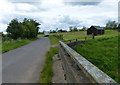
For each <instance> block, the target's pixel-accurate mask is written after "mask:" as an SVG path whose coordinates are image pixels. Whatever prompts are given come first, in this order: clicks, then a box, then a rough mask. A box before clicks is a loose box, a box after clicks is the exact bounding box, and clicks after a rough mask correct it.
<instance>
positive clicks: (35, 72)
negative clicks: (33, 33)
mask: <svg viewBox="0 0 120 85" xmlns="http://www.w3.org/2000/svg"><path fill="white" fill-rule="evenodd" d="M49 48H50V40H49V39H48V38H45V37H41V38H39V39H38V40H36V41H34V42H32V43H30V44H27V45H25V46H22V47H20V48H17V49H15V50H12V51H9V52H6V53H4V54H3V55H2V82H3V83H37V82H38V79H39V74H40V72H41V70H42V68H43V65H44V61H45V54H46V52H47V51H48V50H49Z"/></svg>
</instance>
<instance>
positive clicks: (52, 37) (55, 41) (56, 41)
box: [48, 36, 59, 45]
mask: <svg viewBox="0 0 120 85" xmlns="http://www.w3.org/2000/svg"><path fill="white" fill-rule="evenodd" d="M48 38H49V39H50V42H51V45H57V44H59V39H58V38H56V37H54V36H49V37H48Z"/></svg>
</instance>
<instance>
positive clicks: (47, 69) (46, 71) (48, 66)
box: [39, 47, 58, 83]
mask: <svg viewBox="0 0 120 85" xmlns="http://www.w3.org/2000/svg"><path fill="white" fill-rule="evenodd" d="M57 53H58V47H54V48H51V49H50V51H49V52H48V53H47V54H46V61H45V65H44V68H43V70H42V72H41V74H40V79H39V83H52V76H53V70H52V65H53V56H54V55H55V54H57Z"/></svg>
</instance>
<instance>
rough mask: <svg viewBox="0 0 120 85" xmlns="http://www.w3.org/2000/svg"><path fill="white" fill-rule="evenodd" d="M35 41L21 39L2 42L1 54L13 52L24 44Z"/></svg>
mask: <svg viewBox="0 0 120 85" xmlns="http://www.w3.org/2000/svg"><path fill="white" fill-rule="evenodd" d="M34 40H36V39H23V40H14V41H4V42H2V53H5V52H7V51H10V50H13V49H15V48H18V47H20V46H23V45H25V44H28V43H30V42H32V41H34Z"/></svg>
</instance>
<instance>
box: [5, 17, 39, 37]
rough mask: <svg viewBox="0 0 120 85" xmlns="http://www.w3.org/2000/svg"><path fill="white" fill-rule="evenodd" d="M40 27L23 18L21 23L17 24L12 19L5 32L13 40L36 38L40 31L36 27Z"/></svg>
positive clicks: (15, 20) (32, 21)
mask: <svg viewBox="0 0 120 85" xmlns="http://www.w3.org/2000/svg"><path fill="white" fill-rule="evenodd" d="M39 25H41V24H39V23H38V22H36V21H35V20H33V19H27V18H24V20H23V22H18V20H17V19H13V20H12V21H11V22H10V23H9V25H8V28H7V30H6V31H7V32H8V34H9V36H10V37H11V38H13V39H18V38H28V39H30V38H36V37H37V34H38V30H39V29H40V28H39V27H38V26H39Z"/></svg>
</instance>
